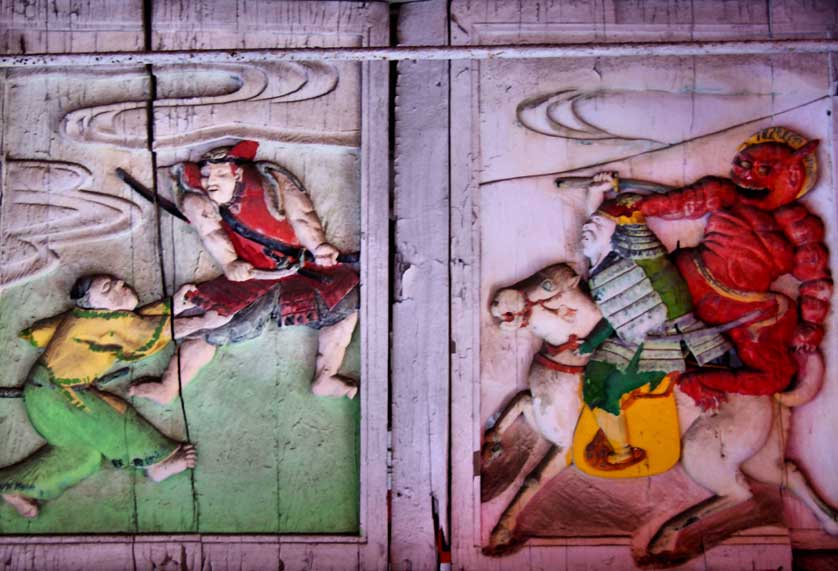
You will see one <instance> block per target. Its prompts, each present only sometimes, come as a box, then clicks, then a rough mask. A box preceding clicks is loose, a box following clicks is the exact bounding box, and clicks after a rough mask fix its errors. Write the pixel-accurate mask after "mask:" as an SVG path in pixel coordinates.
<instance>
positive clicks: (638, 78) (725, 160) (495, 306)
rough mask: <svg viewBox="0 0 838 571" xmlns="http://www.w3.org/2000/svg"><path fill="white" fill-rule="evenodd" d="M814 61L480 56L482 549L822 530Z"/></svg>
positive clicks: (829, 259) (677, 550)
mask: <svg viewBox="0 0 838 571" xmlns="http://www.w3.org/2000/svg"><path fill="white" fill-rule="evenodd" d="M827 57H828V56H824V55H807V56H747V57H745V56H731V57H712V58H709V57H708V58H655V59H652V60H650V59H644V60H641V59H612V60H597V61H593V60H565V61H557V60H538V61H535V60H532V61H530V60H520V61H512V60H507V61H490V62H482V63H481V64H480V66H479V73H477V74H475V76H474V77H477V78H478V79H477V80H476V83H477V85H479V87H478V88H477V90H476V91H477V93H478V95H476V96H475V100H476V99H478V98H479V105H477V102H473V105H476V107H475V108H479V109H480V111H479V112H478V113H479V114H480V115H481V119H482V120H481V121H480V122H479V129H480V143H479V144H480V153H479V154H480V157H481V158H480V159H479V165H478V167H476V170H477V171H479V174H477V175H476V176H478V177H479V181H478V182H479V185H477V186H476V187H475V189H477V190H478V195H477V196H474V198H473V200H474V201H475V203H476V206H475V208H476V210H479V232H478V233H477V235H476V236H477V237H478V238H477V239H478V241H479V248H478V249H477V251H479V252H480V254H479V256H480V258H479V268H480V272H479V292H480V293H479V299H480V308H479V310H478V312H479V346H480V357H479V383H480V384H479V390H477V391H475V395H478V394H479V397H478V398H479V402H478V403H477V404H476V410H477V409H479V423H480V424H479V427H478V426H475V428H474V430H479V432H480V435H479V443H480V447H481V448H480V462H479V475H480V486H479V492H480V501H479V503H478V502H476V505H479V506H480V507H479V510H476V511H479V522H480V524H479V528H480V538H479V542H480V545H481V546H482V549H483V553H484V554H485V555H491V556H498V557H508V556H510V555H511V554H513V553H515V552H516V551H519V550H520V549H521V548H522V547H523V546H525V545H528V544H529V545H533V544H540V545H543V544H545V543H546V544H551V543H558V544H563V545H573V543H572V541H577V540H581V539H583V538H600V539H601V538H606V537H607V538H612V539H613V543H614V544H617V545H630V546H631V553H632V557H633V558H634V561H635V563H636V564H638V565H642V566H650V567H665V566H672V565H675V564H679V563H684V562H687V561H689V560H691V559H693V558H694V557H696V556H698V555H700V554H701V553H702V552H704V551H705V550H709V549H711V548H712V547H713V546H715V545H718V544H720V543H730V541H731V538H734V539H735V538H736V537H742V536H748V535H749V534H750V535H752V536H756V535H759V536H760V537H763V538H764V537H782V538H785V539H784V541H786V542H788V537H789V533H790V532H789V530H806V531H807V532H808V533H812V534H815V535H818V536H821V535H823V536H825V534H831V535H835V534H838V522H836V509H835V506H836V504H838V481H836V479H835V478H834V474H835V473H836V469H837V468H836V466H835V462H836V460H835V458H834V455H833V454H831V453H826V452H827V451H830V450H832V449H833V448H834V444H833V443H832V441H831V439H832V438H833V436H832V435H833V434H834V433H835V431H836V429H838V421H836V419H835V418H834V416H833V417H832V418H830V416H831V415H830V412H829V411H830V410H831V409H834V407H835V405H836V403H838V378H836V374H835V373H834V370H833V372H830V366H832V367H833V369H834V365H835V363H833V362H831V360H832V359H833V356H834V355H836V354H838V353H836V347H835V346H836V342H838V340H837V339H836V337H835V333H834V332H835V326H834V323H833V321H834V317H833V316H832V313H831V312H830V308H831V303H832V300H833V281H832V270H831V268H832V267H834V260H833V257H834V255H835V252H834V250H835V248H834V247H833V248H832V250H833V251H832V252H830V248H829V246H828V244H832V243H834V242H835V240H836V228H835V219H836V205H835V200H834V196H835V190H834V182H833V165H832V160H831V157H832V150H831V145H832V138H833V133H832V117H831V112H832V111H831V110H832V102H831V99H830V96H829V93H830V85H829V79H828V74H827V73H826V72H825V70H827V69H828V61H827ZM473 85H474V84H473ZM488 110H491V114H489V111H488ZM484 115H485V117H484ZM490 116H491V118H492V120H487V118H488V117H490ZM500 118H504V120H500ZM477 420H478V419H477V418H475V423H476V421H477ZM475 440H477V438H476V439H475ZM568 541H570V542H571V543H567V542H568ZM778 541H780V540H778ZM562 542H564V543H562Z"/></svg>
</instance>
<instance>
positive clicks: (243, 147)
mask: <svg viewBox="0 0 838 571" xmlns="http://www.w3.org/2000/svg"><path fill="white" fill-rule="evenodd" d="M258 148H259V143H257V142H255V141H242V142H240V143H238V144H236V145H234V146H232V147H219V148H217V149H213V150H211V151H209V152H208V153H206V154H205V155H204V156H203V157H201V162H200V163H198V164H199V166H200V169H201V187H202V188H203V189H204V191H206V193H207V196H209V198H210V199H211V200H212V201H213V202H215V203H216V204H228V203H230V202H231V201H232V200H233V198H235V196H236V193H237V191H238V189H239V188H240V187H241V184H242V179H243V177H244V175H245V172H246V170H247V167H248V166H249V165H252V163H253V158H254V157H255V156H256V149H258Z"/></svg>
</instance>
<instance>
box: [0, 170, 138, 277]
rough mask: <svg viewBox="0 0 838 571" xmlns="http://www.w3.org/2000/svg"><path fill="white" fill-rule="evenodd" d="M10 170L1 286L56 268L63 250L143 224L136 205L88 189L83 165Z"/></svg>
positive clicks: (0, 263) (0, 255)
mask: <svg viewBox="0 0 838 571" xmlns="http://www.w3.org/2000/svg"><path fill="white" fill-rule="evenodd" d="M6 167H7V170H6V189H7V191H6V193H5V196H4V203H3V213H2V214H3V237H2V238H3V241H2V243H3V248H2V249H0V287H3V286H8V285H12V284H15V283H19V282H21V281H24V280H28V279H31V278H33V277H35V276H37V275H40V274H43V273H45V272H47V271H50V270H52V269H54V268H55V267H56V266H57V265H58V263H59V257H58V253H57V252H56V248H58V247H60V246H66V245H73V244H78V243H82V242H91V241H98V240H105V239H107V238H112V237H114V236H117V235H119V234H122V233H124V232H129V231H130V230H131V229H133V228H134V227H135V226H137V225H138V224H139V223H140V222H141V221H142V218H141V211H140V208H139V206H138V205H137V204H135V203H133V202H131V201H130V200H125V199H123V198H119V197H116V196H112V195H109V194H104V193H101V192H95V191H92V190H85V189H84V188H85V187H88V188H89V187H90V186H91V183H92V177H91V174H90V171H88V170H87V169H86V168H85V167H83V166H82V165H79V164H76V163H69V162H59V161H38V160H9V161H7V163H6Z"/></svg>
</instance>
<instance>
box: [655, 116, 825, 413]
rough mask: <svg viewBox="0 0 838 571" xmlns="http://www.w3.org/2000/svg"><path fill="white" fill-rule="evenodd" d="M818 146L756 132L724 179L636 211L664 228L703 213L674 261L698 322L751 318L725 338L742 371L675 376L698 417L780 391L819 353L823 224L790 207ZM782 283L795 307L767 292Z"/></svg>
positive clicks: (809, 178) (813, 167)
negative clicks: (694, 236) (696, 234)
mask: <svg viewBox="0 0 838 571" xmlns="http://www.w3.org/2000/svg"><path fill="white" fill-rule="evenodd" d="M817 145H818V141H817V140H814V141H806V140H805V139H804V138H803V137H801V136H800V135H798V134H797V133H795V132H793V131H790V130H788V129H784V128H782V127H772V128H768V129H764V130H763V131H760V132H759V133H757V134H756V135H754V136H753V137H751V138H750V139H749V140H748V141H746V142H745V143H744V144H743V145H742V146H741V147H740V148H739V152H738V154H737V155H736V157H735V158H734V159H733V165H732V169H731V173H730V179H726V178H721V177H705V178H702V179H700V180H698V181H697V182H695V183H693V184H692V185H689V186H687V187H685V188H681V189H678V190H674V191H671V192H669V193H667V194H664V195H657V196H649V197H647V198H645V199H644V200H643V202H642V204H641V206H640V208H641V211H642V212H643V214H645V215H646V216H657V217H661V218H664V219H667V220H677V219H684V218H700V217H702V216H704V215H705V214H709V218H708V220H707V226H706V229H705V235H704V239H703V240H702V241H701V243H699V244H698V245H697V246H696V247H694V248H687V249H681V250H678V251H677V252H676V253H675V262H676V264H677V266H678V268H679V269H680V271H681V274H682V275H683V277H684V279H685V280H686V282H687V285H688V287H689V290H690V294H691V296H692V298H693V301H694V304H695V311H696V314H697V316H698V317H699V318H700V319H701V320H703V321H704V322H705V323H709V324H724V323H728V322H731V321H734V320H736V319H737V318H741V317H742V316H745V315H747V314H748V313H750V312H753V311H754V310H758V311H759V316H758V317H756V318H754V319H753V320H751V321H750V322H748V323H746V324H745V325H742V326H739V327H736V328H735V329H731V330H730V332H729V334H730V338H731V341H732V342H733V344H734V345H735V347H736V351H737V353H738V356H739V359H740V360H741V361H742V363H743V365H744V366H743V367H742V368H736V369H729V368H711V367H701V368H697V369H693V370H691V371H688V372H686V373H684V374H683V375H682V377H681V379H682V389H683V390H684V391H685V392H687V393H688V394H690V395H691V396H692V397H693V398H694V399H695V400H696V402H698V403H699V404H701V405H702V406H703V407H705V408H707V407H713V406H716V405H717V404H718V402H719V401H721V400H723V399H724V392H736V393H743V394H751V395H768V394H773V393H776V392H778V391H782V390H784V389H785V388H786V387H788V385H789V384H790V382H791V380H792V378H793V377H794V375H795V373H796V372H797V370H798V365H799V364H803V363H805V362H806V359H807V357H808V356H811V355H812V354H814V353H816V352H818V345H819V344H820V342H821V339H822V338H823V326H822V323H823V322H824V319H825V318H826V316H827V313H828V312H829V307H830V297H831V295H832V279H831V273H830V271H829V252H828V250H827V248H826V246H825V245H824V243H823V239H824V225H823V222H822V221H821V220H820V218H818V217H817V216H815V215H813V214H812V213H810V212H809V210H808V209H807V208H806V206H804V205H803V204H802V203H800V202H798V201H797V199H799V198H800V197H801V196H803V195H804V194H806V193H807V192H808V191H809V190H811V188H812V187H813V186H814V184H815V178H816V172H817V162H816V159H815V154H814V151H815V149H816V148H817ZM784 274H791V275H792V276H794V277H795V278H797V279H798V280H799V281H800V286H799V288H800V289H799V298H798V300H797V302H796V303H795V302H794V301H793V300H791V299H790V298H788V297H786V296H784V295H782V294H780V293H777V292H774V291H771V290H770V289H769V287H770V285H771V283H772V282H773V281H774V280H775V279H777V278H778V277H780V276H782V275H784Z"/></svg>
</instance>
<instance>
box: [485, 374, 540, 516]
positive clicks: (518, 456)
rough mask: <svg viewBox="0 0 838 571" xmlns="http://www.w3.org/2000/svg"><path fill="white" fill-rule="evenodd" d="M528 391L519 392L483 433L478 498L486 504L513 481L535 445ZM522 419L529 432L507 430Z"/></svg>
mask: <svg viewBox="0 0 838 571" xmlns="http://www.w3.org/2000/svg"><path fill="white" fill-rule="evenodd" d="M532 402H533V399H532V397H531V396H530V392H529V391H521V392H520V393H518V394H517V395H515V397H513V399H512V400H511V401H510V402H509V404H508V405H507V406H506V407H505V408H504V409H503V410H502V412H501V413H500V414H499V417H498V418H497V420H496V422H495V424H494V425H492V426H491V428H489V429H488V430H487V431H486V434H485V435H484V437H483V446H482V447H481V449H480V475H481V481H480V499H481V501H482V502H488V501H491V500H493V499H494V498H496V497H497V496H498V495H500V494H501V493H503V492H504V490H506V489H507V488H508V487H509V486H510V485H511V484H512V482H513V481H514V480H515V478H516V477H517V476H518V474H519V473H520V472H521V470H522V469H523V468H524V465H525V464H526V463H527V461H528V460H529V458H530V457H531V455H532V452H533V450H534V449H535V447H536V446H537V444H538V434H537V433H538V429H537V427H536V425H535V420H534V419H533V412H532ZM521 416H523V417H524V418H525V419H526V420H527V423H528V424H529V427H530V429H531V430H530V431H527V430H526V429H525V428H524V429H523V430H517V431H516V430H514V429H513V430H510V429H512V426H513V425H514V424H515V422H516V421H517V420H518V419H519V418H520V417H521Z"/></svg>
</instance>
